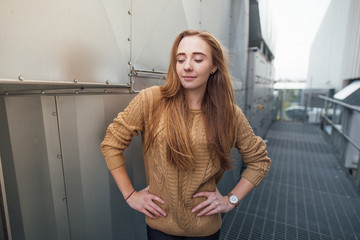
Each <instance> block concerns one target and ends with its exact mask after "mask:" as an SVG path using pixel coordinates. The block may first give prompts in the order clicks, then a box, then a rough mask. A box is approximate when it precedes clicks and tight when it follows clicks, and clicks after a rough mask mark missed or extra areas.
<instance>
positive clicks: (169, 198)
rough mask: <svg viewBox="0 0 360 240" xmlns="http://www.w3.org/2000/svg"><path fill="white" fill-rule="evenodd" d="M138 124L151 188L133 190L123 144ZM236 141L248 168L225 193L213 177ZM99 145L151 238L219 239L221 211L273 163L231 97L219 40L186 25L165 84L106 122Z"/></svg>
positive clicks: (226, 165)
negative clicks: (223, 193) (144, 217)
mask: <svg viewBox="0 0 360 240" xmlns="http://www.w3.org/2000/svg"><path fill="white" fill-rule="evenodd" d="M139 131H141V133H142V142H143V156H144V161H145V171H146V177H147V183H148V187H147V188H145V189H143V190H141V191H135V190H134V188H133V186H132V184H131V181H130V179H129V177H128V174H127V171H126V167H125V160H124V156H123V151H124V149H125V148H126V147H127V146H128V145H129V144H130V142H131V138H132V136H133V135H137V134H138V132H139ZM233 147H236V148H238V150H239V152H240V154H241V155H242V159H243V161H244V162H245V163H246V164H247V168H246V170H245V171H244V173H243V174H242V178H241V180H240V181H239V182H238V184H237V185H236V186H235V187H234V188H233V190H232V191H231V193H229V194H228V195H227V196H222V195H221V194H220V193H219V191H218V189H217V187H216V184H217V183H218V182H219V180H220V178H221V177H222V175H223V173H224V172H225V170H227V169H230V168H231V162H230V150H231V148H233ZM101 149H102V152H103V154H104V156H105V160H106V163H107V166H108V168H109V170H110V171H111V173H112V175H113V177H114V180H115V182H116V183H117V186H118V187H119V189H120V191H121V193H122V194H123V196H124V198H125V200H126V202H127V203H128V205H129V206H130V207H132V208H133V209H135V210H137V211H139V212H142V213H144V214H145V215H146V223H147V225H148V226H147V231H148V239H218V238H219V232H220V228H221V223H222V221H221V215H220V213H226V212H229V211H230V210H232V209H233V208H234V207H236V206H237V205H238V204H239V202H240V201H241V199H243V198H244V197H245V196H246V194H248V193H249V192H250V191H251V190H252V189H253V188H254V187H255V186H256V185H258V184H259V183H260V181H261V180H262V179H263V178H264V176H265V175H266V173H267V171H268V170H269V167H270V159H269V158H268V156H267V152H266V145H265V144H264V142H263V141H262V139H261V138H259V137H257V136H255V135H254V133H253V131H252V129H251V127H250V125H249V123H248V121H247V120H246V118H245V116H244V115H243V113H242V111H241V110H240V108H238V107H237V106H236V105H235V103H234V95H233V89H232V84H231V80H230V74H229V70H228V63H227V59H226V57H225V55H224V53H223V50H222V48H221V46H220V44H219V42H218V41H217V40H216V39H215V38H214V37H213V36H212V35H211V34H209V33H208V32H198V31H191V30H188V31H184V32H182V33H180V34H179V35H178V36H177V38H176V39H175V42H174V44H173V47H172V50H171V61H170V66H169V69H168V73H167V78H166V83H165V85H164V86H163V87H151V88H148V89H145V90H143V91H141V92H140V93H139V94H138V95H137V96H136V97H135V98H134V99H133V100H132V101H131V103H130V104H129V106H128V107H127V108H126V109H125V110H124V112H122V113H120V114H119V115H118V117H117V118H116V119H115V120H114V122H113V123H112V124H110V126H109V127H108V129H107V133H106V136H105V139H104V141H103V142H102V144H101ZM176 236H177V237H176ZM185 237H187V238H185ZM192 237H196V238H192Z"/></svg>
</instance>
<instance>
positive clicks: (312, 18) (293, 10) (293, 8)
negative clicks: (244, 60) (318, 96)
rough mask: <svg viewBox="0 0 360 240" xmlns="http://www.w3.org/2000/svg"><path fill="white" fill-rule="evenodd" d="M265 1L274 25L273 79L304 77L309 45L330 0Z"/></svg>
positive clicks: (305, 75)
mask: <svg viewBox="0 0 360 240" xmlns="http://www.w3.org/2000/svg"><path fill="white" fill-rule="evenodd" d="M265 1H270V4H271V9H272V13H273V20H274V24H276V26H275V28H276V50H275V60H274V66H275V80H280V79H282V80H285V79H286V80H292V81H299V80H306V79H307V72H308V62H309V56H310V50H311V45H312V42H313V40H314V38H315V36H316V33H317V30H318V29H319V26H320V24H321V22H322V19H323V18H324V16H325V13H326V10H327V8H328V6H329V4H330V2H331V0H265Z"/></svg>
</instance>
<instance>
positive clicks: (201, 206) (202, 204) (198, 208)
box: [192, 199, 212, 212]
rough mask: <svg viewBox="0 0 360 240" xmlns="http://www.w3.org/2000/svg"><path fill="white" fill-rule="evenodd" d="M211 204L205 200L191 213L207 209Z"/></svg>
mask: <svg viewBox="0 0 360 240" xmlns="http://www.w3.org/2000/svg"><path fill="white" fill-rule="evenodd" d="M211 203H212V201H211V200H209V199H207V200H205V201H203V202H201V203H200V204H199V205H197V206H196V207H194V208H193V210H192V212H197V211H198V210H200V209H202V208H204V207H207V206H209V205H210V204H211Z"/></svg>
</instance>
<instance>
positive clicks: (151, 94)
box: [140, 86, 161, 102]
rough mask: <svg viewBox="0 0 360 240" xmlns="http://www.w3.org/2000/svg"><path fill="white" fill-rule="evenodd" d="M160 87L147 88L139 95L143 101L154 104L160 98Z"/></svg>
mask: <svg viewBox="0 0 360 240" xmlns="http://www.w3.org/2000/svg"><path fill="white" fill-rule="evenodd" d="M160 88H161V87H160V86H153V87H148V88H145V89H143V90H141V91H140V94H141V96H142V98H143V100H144V101H146V102H154V101H157V100H159V99H160V98H161V90H160Z"/></svg>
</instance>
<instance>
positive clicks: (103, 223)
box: [57, 95, 146, 239]
mask: <svg viewBox="0 0 360 240" xmlns="http://www.w3.org/2000/svg"><path fill="white" fill-rule="evenodd" d="M133 96H134V95H109V96H101V95H95V96H60V97H57V99H58V106H59V125H60V135H61V146H62V151H63V153H62V156H63V161H64V173H65V185H66V192H67V202H68V208H69V221H70V223H69V224H70V229H71V238H72V239H82V238H84V237H85V238H86V239H121V238H123V239H125V238H124V236H126V235H127V237H126V239H142V238H143V237H144V235H143V234H144V233H145V232H144V231H145V226H144V216H143V215H142V214H134V211H133V210H131V209H130V208H129V207H128V205H127V204H126V203H125V202H124V200H123V197H122V196H121V194H120V193H119V190H118V189H117V187H116V185H115V184H114V180H113V179H112V177H111V176H110V174H109V171H108V170H107V168H106V165H105V161H104V159H103V156H102V154H101V152H100V143H101V141H102V140H103V137H104V135H105V129H106V127H107V125H108V124H107V123H108V122H109V123H110V122H111V121H112V120H113V118H114V117H115V116H116V115H117V113H118V112H120V111H122V110H123V109H124V108H125V106H127V104H128V102H129V100H130V97H133ZM107 98H109V99H107ZM141 152H142V148H141V142H140V138H139V137H138V138H137V140H134V143H133V144H132V146H131V148H130V149H128V150H127V152H126V158H127V161H128V164H127V169H128V171H129V175H130V177H131V178H132V179H133V180H134V181H133V183H134V186H135V188H136V189H137V190H141V189H142V188H143V187H145V186H146V180H145V174H144V167H143V160H142V154H141ZM124 216H126V217H124ZM129 226H131V229H129Z"/></svg>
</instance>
